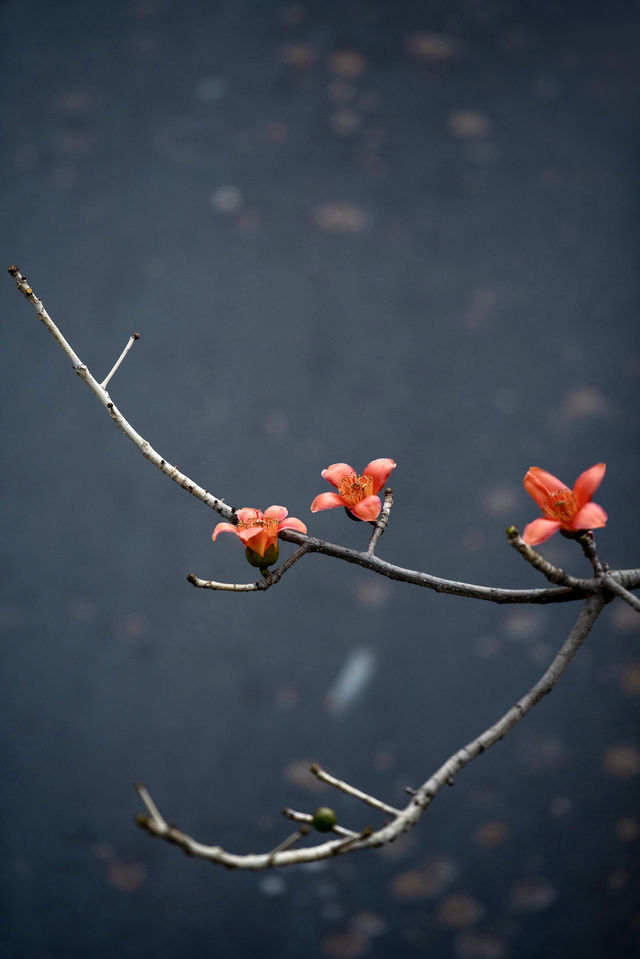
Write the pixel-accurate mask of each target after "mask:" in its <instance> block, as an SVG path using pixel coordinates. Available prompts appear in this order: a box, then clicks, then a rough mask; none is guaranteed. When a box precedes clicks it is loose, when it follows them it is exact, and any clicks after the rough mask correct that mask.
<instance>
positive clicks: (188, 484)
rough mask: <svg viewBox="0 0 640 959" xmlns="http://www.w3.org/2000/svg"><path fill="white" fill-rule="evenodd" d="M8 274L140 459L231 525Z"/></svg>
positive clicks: (223, 508)
mask: <svg viewBox="0 0 640 959" xmlns="http://www.w3.org/2000/svg"><path fill="white" fill-rule="evenodd" d="M9 273H10V274H11V276H12V277H13V278H14V280H15V281H16V286H17V287H18V289H19V291H20V292H21V293H22V294H23V296H24V297H25V298H26V299H27V300H28V301H29V303H31V305H32V306H33V307H34V309H35V310H36V313H37V314H38V319H40V320H41V322H42V323H43V324H44V326H45V327H46V328H47V330H48V331H49V333H51V335H52V336H53V338H54V340H55V341H56V343H57V344H58V345H59V346H60V347H61V349H62V350H63V351H64V352H65V353H66V355H67V357H68V358H69V360H70V361H71V364H72V366H73V368H74V370H75V371H76V373H77V374H78V376H79V377H80V379H81V380H82V381H83V382H84V383H85V384H86V385H87V386H88V387H89V389H90V390H91V392H92V393H93V394H94V396H96V397H97V399H98V400H99V401H100V403H101V404H102V406H103V407H104V408H105V409H106V411H107V413H108V414H109V416H110V417H111V419H112V420H113V422H114V423H115V424H116V426H117V427H118V429H120V430H121V431H122V432H123V433H124V435H125V436H126V437H128V438H129V439H130V440H131V442H132V443H134V445H135V446H137V448H138V449H139V450H140V452H141V453H142V455H143V456H144V457H145V458H146V459H148V460H149V462H151V463H153V465H154V466H156V467H157V468H158V469H159V470H161V471H162V472H163V473H164V474H165V476H168V477H169V479H171V480H173V481H174V483H177V484H178V486H180V487H182V489H184V490H186V491H187V492H188V493H191V495H192V496H195V497H196V499H199V500H201V501H202V502H203V503H205V505H207V506H209V507H211V509H215V510H216V511H217V512H218V513H220V515H221V516H223V517H224V518H225V519H228V520H231V521H232V522H233V521H234V520H235V517H236V512H235V510H234V509H233V508H232V507H231V506H227V504H226V503H225V502H224V501H223V500H221V499H218V497H217V496H214V495H213V494H212V493H209V492H208V491H207V490H205V489H203V488H202V487H201V486H198V484H197V483H194V482H193V480H191V479H189V477H188V476H187V475H186V474H185V473H182V472H181V471H180V470H179V469H178V467H177V466H172V465H171V463H168V462H167V460H165V459H164V457H162V456H160V454H159V453H157V452H156V451H155V450H154V449H153V447H152V446H151V444H150V443H149V442H148V441H147V440H145V439H144V438H143V437H142V436H140V434H139V433H138V432H137V431H136V430H135V429H134V428H133V426H131V424H130V423H129V422H128V421H127V420H126V419H125V418H124V416H123V415H122V413H121V412H120V410H119V409H118V408H117V406H116V405H115V403H113V402H112V400H111V397H110V396H109V394H108V393H107V391H106V390H105V389H104V387H102V386H101V385H100V383H98V381H97V380H96V379H95V377H94V376H93V375H92V374H91V373H90V372H89V369H88V368H87V367H86V366H85V364H84V363H83V362H82V361H81V359H80V358H79V356H77V354H76V353H75V352H74V351H73V349H72V348H71V346H70V345H69V343H68V342H67V341H66V339H65V338H64V336H63V335H62V333H61V332H60V330H59V329H58V327H57V326H56V324H55V323H54V322H53V320H52V319H51V317H50V316H49V314H48V312H47V311H46V309H45V307H44V304H43V303H42V300H39V299H38V297H37V296H36V295H35V293H34V292H33V290H32V288H31V287H30V286H29V284H28V283H27V278H26V276H23V274H22V273H21V272H20V270H19V269H18V267H17V266H10V267H9Z"/></svg>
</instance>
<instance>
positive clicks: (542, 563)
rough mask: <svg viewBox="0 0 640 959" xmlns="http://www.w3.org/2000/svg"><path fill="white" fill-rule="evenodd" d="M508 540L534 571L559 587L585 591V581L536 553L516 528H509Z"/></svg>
mask: <svg viewBox="0 0 640 959" xmlns="http://www.w3.org/2000/svg"><path fill="white" fill-rule="evenodd" d="M507 538H508V540H509V543H510V544H511V546H513V548H514V549H515V550H516V552H518V553H520V555H521V556H522V557H524V559H526V561H527V562H528V563H530V564H531V566H533V568H534V569H537V570H539V571H540V572H541V573H544V575H545V576H546V577H547V579H548V580H549V581H550V582H551V583H555V584H556V585H559V586H568V587H569V588H570V589H584V585H585V580H580V579H576V578H575V576H569V574H568V573H565V571H564V570H563V569H559V568H558V567H557V566H554V565H553V564H552V563H550V562H549V561H548V560H546V559H544V557H543V556H541V555H540V553H536V551H535V550H534V549H532V548H531V546H529V545H528V544H527V543H525V541H524V540H523V539H522V537H521V536H520V534H519V532H518V530H517V528H516V527H515V526H508V527H507Z"/></svg>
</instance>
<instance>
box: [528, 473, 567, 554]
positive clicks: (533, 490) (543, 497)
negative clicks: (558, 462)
mask: <svg viewBox="0 0 640 959" xmlns="http://www.w3.org/2000/svg"><path fill="white" fill-rule="evenodd" d="M523 484H524V488H525V489H526V491H527V493H528V494H529V496H532V497H533V499H534V500H535V501H536V503H537V504H538V506H539V507H540V508H541V509H544V506H545V503H546V502H547V498H548V496H549V494H550V493H557V492H558V490H562V489H568V487H567V486H565V484H564V483H563V482H562V481H561V480H559V479H558V477H557V476H554V475H553V473H547V471H546V470H541V469H540V468H539V467H537V466H532V467H531V469H530V470H528V471H527V474H526V476H525V478H524V480H523ZM530 545H531V544H530Z"/></svg>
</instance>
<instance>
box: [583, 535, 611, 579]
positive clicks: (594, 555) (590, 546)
mask: <svg viewBox="0 0 640 959" xmlns="http://www.w3.org/2000/svg"><path fill="white" fill-rule="evenodd" d="M578 542H579V543H580V545H581V546H582V551H583V553H584V555H585V556H586V557H587V559H588V560H589V562H590V563H591V566H592V567H593V572H594V573H595V577H596V580H598V581H602V579H603V577H604V574H605V570H604V566H603V565H602V563H601V562H600V557H599V556H598V550H597V549H596V540H595V536H594V535H593V532H592V531H591V530H590V529H588V530H586V531H585V532H584V533H583V534H582V536H580V537H579V538H578Z"/></svg>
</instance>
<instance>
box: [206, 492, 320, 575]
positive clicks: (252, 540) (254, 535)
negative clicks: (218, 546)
mask: <svg viewBox="0 0 640 959" xmlns="http://www.w3.org/2000/svg"><path fill="white" fill-rule="evenodd" d="M288 515H289V514H288V511H287V510H286V509H285V508H284V506H270V507H269V508H268V509H266V510H265V511H264V513H263V512H262V510H259V509H252V508H250V507H248V506H244V507H243V508H242V509H239V510H238V522H237V524H236V525H234V524H233V523H218V525H217V526H216V528H215V529H214V531H213V539H214V540H215V539H216V538H217V536H218V533H235V534H236V536H239V537H240V539H241V540H242V542H243V543H244V545H245V546H246V547H247V548H248V549H250V550H252V551H253V552H254V553H257V554H258V556H262V557H264V555H265V553H266V552H267V550H268V549H269V548H270V547H272V546H276V545H277V539H278V533H279V532H280V531H281V530H283V529H295V530H297V531H298V532H299V533H306V532H307V527H306V526H305V525H304V523H303V522H302V520H299V519H296V517H295V516H290V517H289V518H288V519H287V516H288ZM275 558H276V559H277V555H276V557H275ZM272 562H275V559H274V560H273V561H272Z"/></svg>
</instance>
